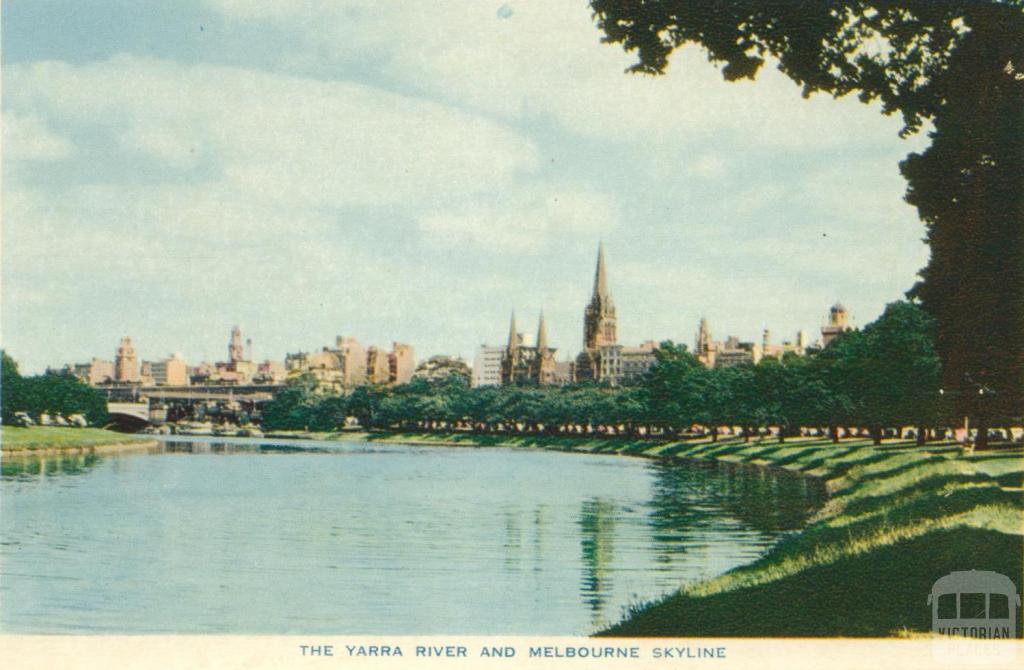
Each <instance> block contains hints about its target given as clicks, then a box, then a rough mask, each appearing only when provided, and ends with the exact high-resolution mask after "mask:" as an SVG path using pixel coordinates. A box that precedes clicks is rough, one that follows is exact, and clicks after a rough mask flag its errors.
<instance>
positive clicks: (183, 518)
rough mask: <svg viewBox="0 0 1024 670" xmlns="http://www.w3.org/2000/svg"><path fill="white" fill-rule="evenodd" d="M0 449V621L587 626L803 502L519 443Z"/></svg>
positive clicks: (397, 629)
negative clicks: (23, 453)
mask: <svg viewBox="0 0 1024 670" xmlns="http://www.w3.org/2000/svg"><path fill="white" fill-rule="evenodd" d="M303 455H305V456H308V457H302V456H303ZM2 465H3V478H4V479H5V480H6V481H9V482H10V484H11V485H9V486H3V487H0V489H2V490H0V494H2V496H3V498H2V501H0V503H2V506H3V507H4V509H5V514H3V515H0V536H2V537H3V540H4V542H2V543H0V598H2V599H3V601H4V604H5V607H4V608H0V630H6V631H12V632H13V631H20V632H100V631H103V632H150V633H153V632H171V633H189V632H191V633H202V632H210V633H289V632H293V633H299V632H304V633H349V634H360V633H376V634H381V633H389V634H398V633H404V634H426V633H448V634H455V633H466V634H469V633H478V634H502V633H503V634H586V633H589V632H591V631H593V630H594V629H595V628H597V627H599V626H601V625H604V624H606V623H609V622H610V621H614V620H615V619H616V618H617V617H618V615H619V614H620V613H621V611H622V609H623V608H624V607H625V606H628V605H629V604H630V603H631V602H635V601H636V600H638V599H644V600H646V599H650V598H655V597H658V596H659V595H661V594H663V593H666V592H668V591H671V590H673V589H675V588H677V587H678V586H679V585H680V583H682V582H684V581H689V580H694V579H701V578H706V577H710V576H714V575H717V574H721V573H722V572H724V571H726V570H729V569H731V568H734V567H736V566H738V565H741V564H743V563H746V562H748V561H750V560H752V559H754V558H756V557H757V556H758V555H759V554H760V553H761V552H763V551H764V549H765V548H766V547H767V546H769V545H770V544H771V543H772V542H774V541H775V540H776V539H777V538H778V537H779V535H780V533H783V532H786V531H787V530H790V529H793V528H796V527H798V526H799V525H800V524H801V523H802V522H803V521H804V519H805V517H806V514H807V513H808V511H810V510H811V509H813V508H814V506H815V505H816V504H817V503H818V502H820V500H821V494H820V490H819V489H818V488H817V487H815V486H813V485H810V486H809V485H808V483H807V482H806V481H805V480H803V479H801V478H799V477H796V476H789V475H787V474H784V473H770V472H766V471H758V470H755V469H747V468H737V467H732V466H728V465H721V464H717V465H716V464H707V465H698V464H691V463H663V462H655V461H645V460H640V459H626V458H621V457H617V456H592V455H588V456H580V455H570V454H561V453H555V452H539V451H532V450H516V449H446V448H435V447H402V446H396V445H375V444H367V443H340V444H339V443H333V444H332V443H326V442H322V443H317V442H312V441H295V442H279V441H273V442H256V441H254V440H231V439H227V440H221V439H209V440H203V439H197V440H180V439H175V440H167V441H164V442H161V444H160V445H159V446H158V447H155V448H154V449H153V450H151V451H150V452H149V454H144V453H143V454H131V455H129V454H123V455H122V454H113V453H112V454H104V455H103V456H97V455H95V454H71V455H64V456H60V457H56V456H47V457H27V458H6V459H4V461H3V463H2ZM84 473H89V476H85V477H71V475H80V474H84ZM62 477H63V478H64V479H63V480H61V478H62ZM58 482H61V485H59V486H58V485H55V484H57V483H58ZM58 506H59V507H60V509H61V510H62V512H61V514H59V515H58V514H54V513H53V510H54V509H55V508H57V507H58ZM183 510H188V511H189V512H188V513H185V514H183ZM197 568H201V569H197ZM82 575H91V578H90V579H82V577H81V576H82Z"/></svg>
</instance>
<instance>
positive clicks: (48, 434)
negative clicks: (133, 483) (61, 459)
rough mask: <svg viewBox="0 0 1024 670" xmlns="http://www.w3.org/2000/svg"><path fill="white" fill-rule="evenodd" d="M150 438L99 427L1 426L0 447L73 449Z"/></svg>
mask: <svg viewBox="0 0 1024 670" xmlns="http://www.w3.org/2000/svg"><path fill="white" fill-rule="evenodd" d="M146 439H151V438H148V437H146V436H140V435H128V434H125V433H115V432H113V431H110V430H103V429H102V428H65V427H60V426H32V427H31V428H18V427H15V426H4V427H3V429H2V431H0V450H2V451H7V452H14V451H34V450H37V449H77V448H79V447H96V446H101V445H107V444H123V443H125V442H133V441H137V440H146Z"/></svg>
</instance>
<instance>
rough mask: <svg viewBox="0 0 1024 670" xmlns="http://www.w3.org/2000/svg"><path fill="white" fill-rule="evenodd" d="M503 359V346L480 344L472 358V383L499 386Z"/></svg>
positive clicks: (474, 384)
mask: <svg viewBox="0 0 1024 670" xmlns="http://www.w3.org/2000/svg"><path fill="white" fill-rule="evenodd" d="M504 360H505V347H489V346H487V345H486V344H481V345H480V348H479V349H477V350H476V356H475V357H474V358H473V380H472V385H473V386H474V387H478V386H501V364H502V361H504Z"/></svg>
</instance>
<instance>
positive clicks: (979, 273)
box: [591, 0, 1024, 418]
mask: <svg viewBox="0 0 1024 670" xmlns="http://www.w3.org/2000/svg"><path fill="white" fill-rule="evenodd" d="M591 6H592V8H593V10H594V14H595V18H596V20H597V23H598V26H599V27H600V29H601V30H602V31H603V32H604V40H605V41H607V42H611V43H617V44H621V45H622V46H623V48H625V49H626V50H627V51H630V52H635V53H636V54H637V56H638V57H639V60H638V62H637V63H636V64H635V65H634V66H633V68H632V69H633V70H634V71H637V72H644V73H648V74H662V73H664V72H665V71H666V69H667V68H668V66H669V56H670V55H671V53H672V52H673V51H674V50H675V49H677V48H679V47H680V46H682V45H685V44H697V45H700V46H702V47H703V48H705V49H706V50H707V53H708V57H709V59H710V60H711V61H712V62H715V63H722V64H723V69H722V71H723V75H724V76H725V78H726V79H728V80H735V79H741V78H754V77H755V75H756V74H757V72H758V70H759V69H760V68H761V66H762V65H763V64H764V63H765V62H766V60H767V59H768V58H769V57H770V58H772V59H774V60H775V61H776V62H777V63H778V67H779V69H780V70H781V71H782V72H783V73H785V74H786V75H787V76H788V77H790V78H791V79H792V80H794V81H795V82H797V83H798V84H800V85H801V86H802V87H803V90H804V94H805V95H810V94H811V93H813V92H816V91H822V92H825V93H828V94H831V95H833V96H836V97H839V96H843V95H847V94H850V93H856V94H857V95H858V96H859V97H860V99H861V100H863V101H865V102H867V101H872V100H879V101H881V104H882V109H883V111H884V113H886V114H892V113H896V112H898V113H900V114H901V115H902V117H903V121H904V128H903V134H904V135H905V134H909V133H913V132H916V131H917V130H919V129H920V128H921V127H922V126H923V124H924V123H925V122H926V121H931V123H932V125H933V127H934V130H933V131H931V132H930V136H931V138H932V143H931V145H930V146H929V147H928V148H927V149H926V150H925V151H923V152H921V153H919V154H918V153H914V154H911V155H910V156H909V157H908V158H907V159H906V160H905V161H903V162H902V163H901V165H900V167H901V171H902V173H903V175H904V177H906V179H907V181H908V190H907V201H908V202H909V203H910V204H912V205H914V206H916V207H917V209H918V213H919V215H920V217H921V219H922V221H923V222H924V223H925V225H926V227H927V237H926V239H927V241H928V243H929V245H930V247H931V258H930V260H929V262H928V265H927V266H926V267H925V268H924V269H923V270H922V271H921V273H920V275H921V281H920V282H919V283H918V284H917V285H916V286H915V287H913V288H912V289H911V292H910V295H912V296H914V297H916V298H919V299H920V300H921V303H922V305H923V306H924V308H925V309H926V310H927V311H928V312H929V313H930V314H931V315H932V316H933V317H935V319H936V346H937V351H938V353H939V355H940V357H941V359H942V361H943V374H944V381H943V383H944V385H945V386H946V387H948V388H951V389H955V390H956V391H957V393H956V397H957V398H959V399H960V400H958V404H959V405H960V410H961V411H965V412H967V411H971V407H969V406H968V404H967V403H966V400H965V399H966V398H968V397H970V391H971V389H972V388H976V387H977V385H983V386H985V387H987V388H990V389H991V391H992V393H991V394H990V395H991V401H990V402H991V407H990V410H989V411H990V412H991V413H992V415H993V416H998V417H1004V418H1005V417H1010V416H1020V414H1021V413H1022V412H1024V409H1022V408H1024V183H1022V181H1024V179H1022V175H1024V11H1022V8H1024V2H1022V0H1005V1H1001V2H1000V1H994V0H973V1H961V2H955V1H950V2H936V1H935V0H896V1H884V0H833V1H831V2H792V1H791V0H721V1H715V2H677V1H674V0H592V2H591Z"/></svg>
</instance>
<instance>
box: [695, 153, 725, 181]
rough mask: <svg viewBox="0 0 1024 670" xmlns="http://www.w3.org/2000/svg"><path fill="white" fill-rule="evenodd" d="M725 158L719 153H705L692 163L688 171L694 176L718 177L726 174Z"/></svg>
mask: <svg viewBox="0 0 1024 670" xmlns="http://www.w3.org/2000/svg"><path fill="white" fill-rule="evenodd" d="M725 171H726V162H725V159H724V158H722V157H721V156H719V155H717V154H704V155H703V156H699V157H698V158H697V159H696V160H694V161H693V162H692V163H690V166H689V167H688V168H687V170H686V173H687V174H688V175H690V176H693V177H702V178H704V179H716V178H718V177H721V176H723V175H724V174H725Z"/></svg>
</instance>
